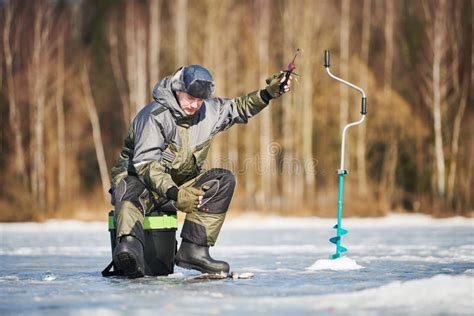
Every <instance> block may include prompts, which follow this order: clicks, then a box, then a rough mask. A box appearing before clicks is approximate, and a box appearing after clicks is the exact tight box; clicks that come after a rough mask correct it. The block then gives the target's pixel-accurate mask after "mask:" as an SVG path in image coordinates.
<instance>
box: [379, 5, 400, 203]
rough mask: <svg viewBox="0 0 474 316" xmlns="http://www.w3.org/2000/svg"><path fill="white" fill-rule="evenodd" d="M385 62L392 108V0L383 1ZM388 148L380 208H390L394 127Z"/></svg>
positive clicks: (395, 140)
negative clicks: (384, 6)
mask: <svg viewBox="0 0 474 316" xmlns="http://www.w3.org/2000/svg"><path fill="white" fill-rule="evenodd" d="M385 5H386V8H385V12H386V13H385V28H384V34H385V62H384V102H385V104H384V106H385V108H387V109H392V108H393V104H392V69H393V55H394V35H393V31H394V24H395V21H394V19H395V8H394V2H393V1H387V2H385ZM389 134H390V138H389V139H388V148H387V149H386V151H385V155H384V162H383V169H382V180H381V183H380V186H381V188H380V194H381V202H382V204H383V205H382V208H383V209H384V210H390V207H391V200H392V195H393V191H394V189H395V171H396V167H397V157H398V136H397V131H396V130H395V128H394V127H392V128H391V129H390V132H389Z"/></svg>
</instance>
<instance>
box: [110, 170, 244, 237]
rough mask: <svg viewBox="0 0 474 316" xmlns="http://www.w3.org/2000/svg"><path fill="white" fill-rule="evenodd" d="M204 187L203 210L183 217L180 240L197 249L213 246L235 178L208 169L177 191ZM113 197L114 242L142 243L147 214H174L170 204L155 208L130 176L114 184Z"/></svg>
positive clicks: (144, 190) (146, 191)
mask: <svg viewBox="0 0 474 316" xmlns="http://www.w3.org/2000/svg"><path fill="white" fill-rule="evenodd" d="M130 178H132V179H130ZM203 185H206V186H207V187H209V189H208V190H207V191H206V193H205V195H204V198H203V202H202V206H201V207H200V208H199V210H197V211H195V212H193V213H190V214H187V215H186V219H185V221H184V225H183V229H182V231H181V237H182V238H184V239H186V240H189V241H190V242H192V243H195V244H198V245H202V246H213V245H214V244H215V243H216V240H217V237H218V236H219V232H220V230H221V227H222V224H223V223H224V219H225V215H226V212H227V210H228V209H229V205H230V202H231V200H232V196H233V194H234V189H235V177H234V175H233V174H232V173H231V172H230V171H228V170H225V169H217V168H216V169H210V170H208V171H206V172H204V173H202V174H200V175H199V176H198V177H196V178H195V179H193V180H190V181H188V182H186V183H184V184H183V185H181V186H180V188H182V187H188V186H194V187H202V186H203ZM114 197H115V222H116V225H117V238H120V237H121V236H124V235H133V236H135V237H137V238H138V239H140V240H141V241H142V242H143V240H144V235H143V219H144V215H145V214H146V213H147V212H149V211H150V210H152V209H153V208H155V209H156V208H157V207H158V208H159V210H160V211H162V212H164V213H167V212H175V211H177V209H176V208H175V207H174V202H173V201H165V202H163V203H160V205H158V206H157V205H154V204H153V200H152V198H151V195H150V194H149V192H148V190H147V189H146V188H145V187H144V186H143V184H142V183H141V182H140V181H139V180H138V178H135V177H131V176H128V177H125V178H124V179H122V180H121V181H120V182H119V183H118V184H117V186H116V188H115V190H114Z"/></svg>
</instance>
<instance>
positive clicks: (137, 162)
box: [133, 116, 176, 197]
mask: <svg viewBox="0 0 474 316" xmlns="http://www.w3.org/2000/svg"><path fill="white" fill-rule="evenodd" d="M134 123H135V126H134V127H135V128H134V130H135V148H134V155H133V164H134V166H135V169H136V170H137V172H138V174H139V175H140V176H141V177H142V178H143V180H144V182H145V185H146V186H147V187H148V188H149V189H151V190H152V191H154V192H156V193H157V194H158V195H159V196H162V197H165V196H166V191H167V190H168V189H169V188H171V187H173V186H176V184H175V183H174V181H173V179H172V178H171V175H170V174H169V173H167V172H166V170H165V167H164V165H163V164H162V163H161V160H162V158H163V151H164V150H165V149H166V147H167V144H166V143H165V139H164V136H163V133H162V127H161V123H160V122H159V121H158V120H157V119H156V118H155V117H153V116H150V117H149V118H148V119H147V120H146V121H145V122H140V121H137V122H134Z"/></svg>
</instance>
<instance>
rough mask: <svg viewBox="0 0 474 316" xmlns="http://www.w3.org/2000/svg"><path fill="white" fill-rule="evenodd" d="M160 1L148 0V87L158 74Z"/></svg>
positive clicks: (152, 83)
mask: <svg viewBox="0 0 474 316" xmlns="http://www.w3.org/2000/svg"><path fill="white" fill-rule="evenodd" d="M160 7H161V1H160V0H150V2H149V12H150V30H149V40H148V52H149V55H148V59H149V65H148V80H149V82H148V87H149V88H151V87H153V85H154V84H156V83H157V82H158V80H159V79H160V78H159V75H160V42H161V28H160V20H161V19H160V14H161V8H160Z"/></svg>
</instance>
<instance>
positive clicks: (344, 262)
mask: <svg viewBox="0 0 474 316" xmlns="http://www.w3.org/2000/svg"><path fill="white" fill-rule="evenodd" d="M363 268H364V267H363V266H361V265H358V264H357V262H355V260H352V259H351V258H349V257H340V258H337V259H319V260H318V261H316V262H315V263H313V264H312V265H311V266H310V267H307V268H306V270H314V271H316V270H334V271H343V270H359V269H363Z"/></svg>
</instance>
